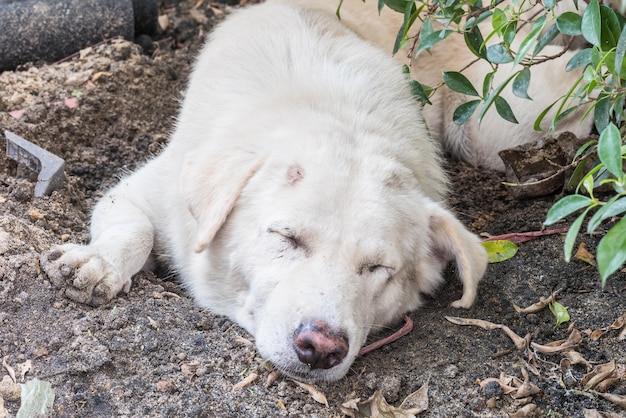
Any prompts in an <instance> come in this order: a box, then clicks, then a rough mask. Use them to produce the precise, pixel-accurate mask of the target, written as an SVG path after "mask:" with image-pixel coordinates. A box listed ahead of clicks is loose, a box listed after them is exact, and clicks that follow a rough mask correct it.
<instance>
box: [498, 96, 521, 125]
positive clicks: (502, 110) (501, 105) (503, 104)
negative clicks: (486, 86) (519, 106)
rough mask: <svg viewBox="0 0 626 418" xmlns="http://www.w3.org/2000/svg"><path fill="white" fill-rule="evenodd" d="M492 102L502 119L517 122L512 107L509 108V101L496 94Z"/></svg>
mask: <svg viewBox="0 0 626 418" xmlns="http://www.w3.org/2000/svg"><path fill="white" fill-rule="evenodd" d="M494 104H495V105H496V110H497V111H498V114H499V115H500V116H501V117H502V119H504V120H506V121H509V122H511V123H519V122H518V121H517V119H516V118H515V115H514V114H513V109H511V106H510V105H509V103H508V102H507V101H506V100H505V99H504V98H503V97H502V96H497V97H496V98H495V100H494Z"/></svg>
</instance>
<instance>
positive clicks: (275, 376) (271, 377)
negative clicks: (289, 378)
mask: <svg viewBox="0 0 626 418" xmlns="http://www.w3.org/2000/svg"><path fill="white" fill-rule="evenodd" d="M280 376H281V375H280V372H279V371H278V370H274V371H271V372H270V374H268V375H267V379H266V380H265V385H263V386H265V387H266V388H269V387H270V386H272V385H273V384H274V382H276V381H277V380H278V378H279V377H280Z"/></svg>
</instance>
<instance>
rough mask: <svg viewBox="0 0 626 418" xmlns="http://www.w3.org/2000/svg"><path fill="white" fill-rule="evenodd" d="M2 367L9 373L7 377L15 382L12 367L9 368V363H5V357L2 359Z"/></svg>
mask: <svg viewBox="0 0 626 418" xmlns="http://www.w3.org/2000/svg"><path fill="white" fill-rule="evenodd" d="M2 367H4V368H5V369H6V371H7V372H9V376H11V379H13V382H17V379H16V378H15V370H13V367H11V366H9V363H7V357H5V358H3V359H2Z"/></svg>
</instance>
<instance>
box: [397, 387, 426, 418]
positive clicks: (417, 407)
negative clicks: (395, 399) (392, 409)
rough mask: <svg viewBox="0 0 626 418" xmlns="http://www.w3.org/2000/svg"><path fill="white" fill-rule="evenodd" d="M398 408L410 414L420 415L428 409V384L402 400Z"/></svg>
mask: <svg viewBox="0 0 626 418" xmlns="http://www.w3.org/2000/svg"><path fill="white" fill-rule="evenodd" d="M400 408H402V409H404V410H406V411H407V412H409V413H412V414H415V415H417V414H420V413H422V412H424V411H426V410H427V409H428V383H425V384H424V385H422V387H421V388H419V389H418V390H416V391H415V392H413V393H411V394H410V395H409V396H407V397H406V398H404V400H403V401H402V403H401V404H400Z"/></svg>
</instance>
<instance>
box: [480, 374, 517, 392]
mask: <svg viewBox="0 0 626 418" xmlns="http://www.w3.org/2000/svg"><path fill="white" fill-rule="evenodd" d="M491 382H496V383H497V384H499V385H500V388H501V389H502V391H503V392H504V394H505V395H508V394H509V393H512V392H515V391H516V390H517V388H516V387H513V386H510V380H509V381H508V382H507V381H503V380H502V379H498V378H496V377H488V378H487V379H484V380H482V381H480V383H478V385H479V386H480V387H481V388H484V387H485V386H487V384H488V383H491Z"/></svg>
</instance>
